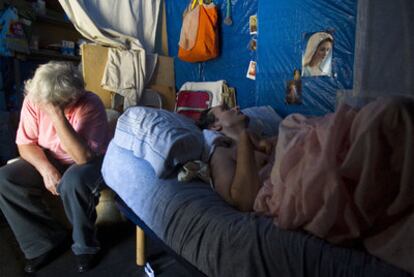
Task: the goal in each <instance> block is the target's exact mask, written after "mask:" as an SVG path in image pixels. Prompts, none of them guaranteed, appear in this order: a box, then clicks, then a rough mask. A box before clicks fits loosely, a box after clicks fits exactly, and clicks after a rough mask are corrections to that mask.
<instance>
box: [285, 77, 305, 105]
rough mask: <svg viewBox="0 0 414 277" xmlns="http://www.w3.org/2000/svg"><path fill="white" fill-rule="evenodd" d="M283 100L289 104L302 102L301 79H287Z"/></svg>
mask: <svg viewBox="0 0 414 277" xmlns="http://www.w3.org/2000/svg"><path fill="white" fill-rule="evenodd" d="M285 101H286V103H287V104H289V105H299V104H302V81H301V80H290V81H287V85H286V97H285Z"/></svg>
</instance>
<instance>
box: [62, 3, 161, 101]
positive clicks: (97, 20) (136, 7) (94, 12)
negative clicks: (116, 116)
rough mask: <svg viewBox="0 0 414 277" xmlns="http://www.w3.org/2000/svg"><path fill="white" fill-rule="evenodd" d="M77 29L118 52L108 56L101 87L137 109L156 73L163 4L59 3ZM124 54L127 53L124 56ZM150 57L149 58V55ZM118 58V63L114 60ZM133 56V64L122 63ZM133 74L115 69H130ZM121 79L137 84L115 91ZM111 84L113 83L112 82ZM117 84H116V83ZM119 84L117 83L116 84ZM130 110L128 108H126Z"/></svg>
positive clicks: (128, 61) (129, 61) (110, 53)
mask: <svg viewBox="0 0 414 277" xmlns="http://www.w3.org/2000/svg"><path fill="white" fill-rule="evenodd" d="M59 2H60V4H61V5H62V7H63V9H64V10H65V12H66V14H67V15H68V17H69V19H70V20H71V21H72V23H73V24H74V26H75V28H76V29H77V30H78V31H79V32H80V33H81V34H82V35H83V36H84V37H85V38H87V39H89V40H92V41H94V42H96V43H98V44H101V45H104V46H109V47H112V48H117V50H114V49H111V50H110V51H109V54H108V64H107V66H106V67H105V72H104V78H103V79H102V84H103V86H104V87H106V88H108V89H110V90H111V91H115V92H117V93H119V94H121V95H123V96H124V97H128V99H127V101H126V102H125V103H127V106H132V105H136V104H137V103H138V101H139V98H140V95H141V94H142V90H143V89H144V87H145V83H146V81H148V80H149V79H150V78H151V75H152V73H153V72H154V69H155V66H156V61H157V56H156V55H154V54H150V53H153V52H154V48H155V37H156V33H157V32H156V31H157V24H158V16H159V12H160V5H161V0H151V1H147V0H130V1H125V0H112V1H99V0H59ZM122 52H124V53H122ZM146 53H147V54H146ZM114 55H116V57H117V58H116V59H115V60H116V61H115V60H114V59H113V56H114ZM131 56H133V61H131V60H122V59H124V58H126V59H128V58H129V57H131ZM131 64H133V68H134V70H132V71H130V70H126V68H121V67H119V69H118V70H115V69H114V67H116V66H118V65H119V66H123V65H131ZM119 72H122V78H125V79H128V80H134V83H133V84H132V85H133V86H128V88H127V89H128V90H125V87H124V86H121V87H116V84H121V83H122V80H120V77H121V75H119V74H118V73H119ZM108 80H112V82H109V81H108ZM114 80H115V81H114ZM116 80H118V81H116ZM124 108H127V107H124Z"/></svg>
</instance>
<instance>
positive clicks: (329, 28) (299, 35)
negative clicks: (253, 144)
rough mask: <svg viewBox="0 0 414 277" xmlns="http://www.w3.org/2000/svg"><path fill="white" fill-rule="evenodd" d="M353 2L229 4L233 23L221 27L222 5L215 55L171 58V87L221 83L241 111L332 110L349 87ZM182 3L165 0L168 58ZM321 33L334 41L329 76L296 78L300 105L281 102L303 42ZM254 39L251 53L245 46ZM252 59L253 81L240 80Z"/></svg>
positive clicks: (220, 3) (252, 0)
mask: <svg viewBox="0 0 414 277" xmlns="http://www.w3.org/2000/svg"><path fill="white" fill-rule="evenodd" d="M356 2H357V1H356V0H249V1H245V0H232V1H231V13H232V19H233V24H232V25H231V26H227V25H225V24H224V23H223V19H224V18H225V15H226V1H225V0H215V1H214V3H215V4H216V6H217V7H218V9H219V22H220V26H219V32H220V51H221V53H220V56H219V58H217V59H214V60H211V61H208V62H203V63H187V62H183V61H180V60H179V59H178V58H175V78H176V86H177V88H180V87H181V85H182V84H183V83H184V82H187V81H195V82H202V81H216V80H226V81H227V82H228V84H229V86H232V87H235V88H236V92H237V102H238V105H239V106H240V107H241V108H246V107H250V106H259V105H271V106H272V107H274V108H275V109H276V110H277V112H278V113H279V114H281V115H287V114H290V113H292V112H300V113H303V114H310V115H320V114H324V113H326V112H330V111H333V110H334V108H335V100H336V91H337V90H341V89H351V88H352V83H353V79H352V78H353V60H354V46H355V20H356V7H357V3H356ZM188 4H189V1H184V0H180V1H177V0H166V12H167V32H168V47H169V55H170V56H174V57H176V56H177V53H178V41H179V37H180V31H181V24H182V15H183V11H184V10H185V8H186V7H187V5H188ZM255 14H257V19H258V33H257V34H255V35H251V34H250V31H249V17H250V16H251V15H255ZM319 31H325V32H329V33H331V34H332V36H333V38H334V44H333V50H332V75H331V77H328V76H321V77H303V78H302V96H301V104H287V103H286V100H285V99H286V87H287V82H288V81H289V80H292V79H293V71H294V70H295V69H301V67H302V54H303V52H304V49H305V48H306V39H307V38H309V35H310V34H312V33H314V32H319ZM251 39H257V51H252V50H251V49H250V47H249V45H250V41H251ZM251 60H253V61H257V75H256V80H255V81H254V80H250V79H248V78H246V73H247V70H248V66H249V62H250V61H251Z"/></svg>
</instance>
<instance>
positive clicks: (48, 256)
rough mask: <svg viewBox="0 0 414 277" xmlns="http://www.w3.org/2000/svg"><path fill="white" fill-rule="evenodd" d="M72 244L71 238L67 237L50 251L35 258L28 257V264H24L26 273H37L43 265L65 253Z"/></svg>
mask: <svg viewBox="0 0 414 277" xmlns="http://www.w3.org/2000/svg"><path fill="white" fill-rule="evenodd" d="M69 246H70V240H69V238H65V239H64V240H63V241H62V242H60V243H59V244H58V245H56V246H55V247H54V248H52V249H51V250H49V251H48V252H46V253H44V254H42V255H40V256H38V257H36V258H33V259H26V264H25V266H24V272H26V273H35V272H36V271H38V270H39V269H40V268H41V267H43V266H45V265H47V264H48V263H50V262H52V261H53V260H54V259H56V258H57V257H58V256H60V255H61V254H63V253H64V252H65V251H66V250H67V249H68V248H69Z"/></svg>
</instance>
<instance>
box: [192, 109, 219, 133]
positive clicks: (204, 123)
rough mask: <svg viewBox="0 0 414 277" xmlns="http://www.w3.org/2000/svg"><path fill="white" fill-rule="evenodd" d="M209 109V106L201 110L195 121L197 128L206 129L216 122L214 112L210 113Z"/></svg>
mask: <svg viewBox="0 0 414 277" xmlns="http://www.w3.org/2000/svg"><path fill="white" fill-rule="evenodd" d="M210 111H211V108H209V109H206V110H204V111H202V112H201V114H200V118H199V119H198V121H197V122H196V124H197V126H198V128H200V129H201V130H204V129H208V128H209V127H210V126H211V125H212V124H213V123H214V122H216V117H215V115H214V113H211V112H210Z"/></svg>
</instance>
